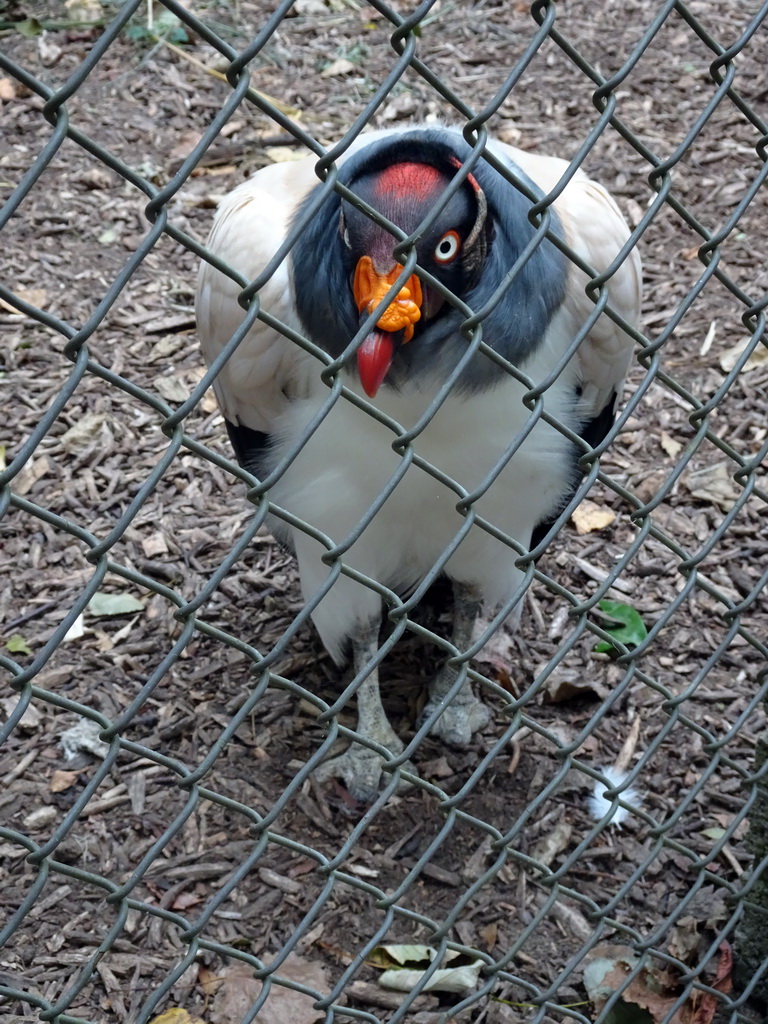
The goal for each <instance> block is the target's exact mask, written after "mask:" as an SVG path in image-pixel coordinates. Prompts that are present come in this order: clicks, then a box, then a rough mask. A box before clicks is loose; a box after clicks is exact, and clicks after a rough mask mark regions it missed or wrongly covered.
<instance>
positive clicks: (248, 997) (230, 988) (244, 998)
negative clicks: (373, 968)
mask: <svg viewBox="0 0 768 1024" xmlns="http://www.w3.org/2000/svg"><path fill="white" fill-rule="evenodd" d="M277 974H278V975H279V976H280V977H283V978H290V980H291V981H296V982H299V983H300V984H301V985H304V986H306V987H307V988H310V989H314V990H316V991H317V992H324V991H325V990H326V989H327V982H326V978H325V968H324V967H323V966H322V964H319V963H317V962H315V961H310V960H304V959H303V958H302V957H300V956H297V955H296V954H295V953H292V954H291V955H290V956H289V957H288V958H287V959H286V960H285V961H284V962H283V963H282V964H281V966H280V970H279V971H278V972H277ZM218 977H219V978H220V979H221V986H220V987H219V989H218V991H217V992H216V995H215V996H214V999H213V1003H212V1004H211V1012H210V1024H232V1021H236V1020H242V1019H243V1018H244V1016H245V1014H246V1013H247V1012H248V1010H249V1009H250V1007H251V1006H252V1005H253V1003H254V1002H255V1001H256V999H257V998H258V996H259V993H260V992H261V985H262V983H261V982H260V981H257V980H256V978H254V976H253V968H252V967H249V966H248V964H244V963H233V964H231V965H230V966H229V967H225V968H224V970H222V971H220V972H219V975H218ZM314 1002H315V1000H314V998H313V997H312V996H308V995H304V993H303V992H297V991H296V990H295V989H292V988H286V987H285V986H284V985H279V984H278V983H277V982H276V981H273V982H272V984H271V986H270V990H269V996H268V997H267V1001H266V1002H265V1003H264V1005H263V1006H262V1008H261V1009H260V1010H259V1014H258V1022H259V1024H286V1022H287V1021H290V1022H291V1024H315V1021H321V1020H324V1018H325V1013H324V1012H323V1011H322V1010H315V1009H313V1008H312V1004H313V1003H314Z"/></svg>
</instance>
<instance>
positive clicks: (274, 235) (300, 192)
mask: <svg viewBox="0 0 768 1024" xmlns="http://www.w3.org/2000/svg"><path fill="white" fill-rule="evenodd" d="M316 162H317V161H316V158H315V157H308V158H306V159H304V160H297V161H291V162H286V163H279V164H272V165H271V166H269V167H265V168H263V169H262V170H260V171H258V172H257V173H256V174H255V175H254V176H253V177H252V178H250V179H249V180H248V181H246V182H244V183H243V184H242V185H240V186H238V188H236V189H235V190H234V191H233V192H231V193H230V194H229V195H227V196H226V197H225V198H224V199H223V200H222V202H221V204H220V206H219V208H218V210H217V213H216V219H215V221H214V225H213V228H212V230H211V233H210V236H209V238H208V242H207V243H206V247H207V249H208V250H209V251H210V252H212V253H213V254H214V255H215V256H217V257H218V258H219V259H221V260H223V261H224V262H226V263H227V264H228V265H229V266H230V267H232V269H233V270H236V271H237V272H238V273H240V274H241V275H242V276H243V277H245V278H247V279H248V280H249V281H251V280H253V279H254V278H255V277H257V276H258V274H260V273H261V272H262V270H264V268H265V267H266V265H267V263H268V262H269V261H270V259H271V258H272V257H273V256H274V254H275V253H276V252H277V250H278V249H279V247H280V245H281V243H282V242H283V241H284V239H285V236H286V233H287V231H288V226H289V223H290V220H291V217H292V216H293V214H294V212H295V211H296V209H297V207H298V206H299V204H300V203H301V202H302V200H303V199H304V197H305V196H306V195H307V193H308V192H309V191H310V189H311V188H313V187H314V186H315V185H316V184H317V182H318V179H317V178H316V176H315V174H314V170H313V168H314V165H315V163H316ZM240 290H241V289H240V287H239V285H237V284H236V283H235V282H234V281H233V280H232V279H231V278H230V277H227V276H226V275H225V274H221V273H219V271H218V270H215V269H214V268H213V267H212V266H211V265H210V264H209V263H206V262H203V263H202V264H201V266H200V273H199V276H198V284H197V302H196V307H197V330H198V335H199V338H200V344H201V347H202V350H203V355H204V356H205V359H206V361H207V362H208V363H210V362H211V361H212V360H213V359H215V357H216V356H217V355H218V354H219V352H220V351H221V349H222V348H223V347H224V346H225V345H226V344H227V342H228V341H229V339H230V338H231V337H232V335H233V334H234V332H235V331H236V330H237V328H238V326H239V325H240V323H241V322H242V320H243V318H244V316H245V311H244V310H243V308H242V307H241V306H240V305H239V304H238V301H237V296H238V295H239V293H240ZM259 296H260V298H261V303H262V306H263V308H264V309H265V310H267V311H268V312H269V313H271V314H272V315H273V316H275V317H277V318H278V319H280V320H281V321H282V322H283V323H285V324H287V325H288V326H289V327H292V328H294V329H297V330H299V329H300V325H299V323H298V320H297V317H296V312H295V306H296V303H295V299H294V295H293V288H292V284H291V277H290V271H289V263H288V259H285V260H284V261H283V262H282V263H281V264H280V266H279V267H278V268H277V270H276V271H275V273H274V274H273V275H272V277H271V278H270V280H269V281H268V282H267V284H266V285H265V286H264V287H263V288H262V289H261V290H260V292H259ZM311 362H313V359H312V356H309V355H307V354H306V353H304V352H303V350H302V349H301V348H299V346H298V345H295V344H294V343H293V342H292V341H290V340H289V339H288V338H286V337H284V336H283V335H282V334H280V333H279V332H277V331H275V330H273V329H272V328H270V327H267V326H266V324H264V323H262V322H261V321H260V320H257V321H255V323H254V325H253V327H252V328H251V330H250V331H249V332H248V334H247V336H246V337H245V338H244V339H243V340H242V342H241V343H240V345H239V346H238V348H237V350H236V351H235V352H234V354H233V355H232V357H231V358H230V359H229V361H228V362H227V363H226V365H225V366H224V367H223V369H222V370H221V372H220V373H219V375H218V377H217V379H216V381H215V383H214V391H215V393H216V397H217V399H218V402H219V406H220V408H221V411H222V413H223V415H224V417H225V419H227V420H228V421H229V423H230V424H233V425H235V426H237V425H240V426H245V427H249V428H250V429H251V430H257V431H263V432H264V433H266V434H269V433H271V432H272V430H273V429H274V426H275V423H276V421H277V420H278V419H279V417H280V416H281V415H282V414H283V413H284V412H285V410H286V408H287V406H288V404H289V403H290V400H291V399H292V398H293V397H296V396H298V395H300V394H302V393H303V391H304V390H305V389H306V387H307V386H308V380H309V376H310V369H311Z"/></svg>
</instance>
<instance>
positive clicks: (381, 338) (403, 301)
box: [352, 256, 422, 398]
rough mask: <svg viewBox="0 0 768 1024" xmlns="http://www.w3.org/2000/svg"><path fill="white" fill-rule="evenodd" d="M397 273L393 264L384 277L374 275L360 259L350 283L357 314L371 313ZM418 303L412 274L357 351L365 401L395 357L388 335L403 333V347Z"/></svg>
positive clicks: (418, 290) (418, 291)
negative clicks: (375, 328)
mask: <svg viewBox="0 0 768 1024" xmlns="http://www.w3.org/2000/svg"><path fill="white" fill-rule="evenodd" d="M401 271H402V267H400V266H398V265H397V264H396V265H395V266H394V267H393V268H392V269H391V270H390V271H389V272H388V273H387V274H378V273H377V272H376V270H375V269H374V266H373V260H372V259H371V257H370V256H361V257H360V259H359V260H358V262H357V267H356V268H355V278H354V281H353V283H352V291H353V294H354V296H355V302H356V303H357V308H358V310H359V311H360V313H363V314H368V313H371V312H373V310H374V309H375V308H376V307H377V306H378V305H379V303H380V302H381V300H382V299H383V298H384V296H385V295H386V294H387V292H388V291H389V289H390V288H391V287H392V285H393V284H394V282H395V278H396V277H397V275H398V274H399V273H401ZM421 302H422V294H421V282H420V281H419V279H418V277H416V275H415V274H412V275H411V276H410V277H409V278H408V280H407V281H406V283H405V284H404V285H403V287H402V288H401V289H400V291H399V292H398V293H397V295H396V296H395V298H394V300H393V301H392V302H391V303H390V305H389V306H387V308H386V309H385V310H384V312H383V313H382V315H381V316H380V317H379V319H378V320H377V322H376V327H377V328H378V330H375V331H372V332H371V333H370V334H369V335H368V337H367V338H366V339H365V341H364V342H363V343H362V345H361V346H360V348H359V349H358V351H357V366H358V371H359V373H360V381H361V383H362V385H363V389H364V390H365V393H366V394H367V395H368V397H369V398H373V397H374V396H375V394H376V392H377V391H378V390H379V388H380V387H381V385H382V382H383V381H384V378H385V377H386V375H387V371H388V370H389V367H390V366H391V364H392V360H393V358H394V354H395V345H394V340H393V338H392V335H393V334H394V333H395V332H396V331H400V330H404V331H405V334H404V335H403V344H405V342H407V341H410V340H411V338H412V337H413V325H414V324H415V323H416V322H417V321H418V320H420V319H421Z"/></svg>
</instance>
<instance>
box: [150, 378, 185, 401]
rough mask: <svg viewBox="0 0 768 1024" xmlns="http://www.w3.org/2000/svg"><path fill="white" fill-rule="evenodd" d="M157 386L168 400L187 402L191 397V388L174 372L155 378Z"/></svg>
mask: <svg viewBox="0 0 768 1024" xmlns="http://www.w3.org/2000/svg"><path fill="white" fill-rule="evenodd" d="M155 387H156V388H157V390H158V391H159V392H160V394H161V395H162V396H163V398H164V399H165V400H166V402H186V400H187V399H188V398H189V388H188V387H187V385H186V384H184V382H183V381H181V380H179V378H178V377H176V376H174V374H170V376H168V377H158V378H157V379H156V380H155Z"/></svg>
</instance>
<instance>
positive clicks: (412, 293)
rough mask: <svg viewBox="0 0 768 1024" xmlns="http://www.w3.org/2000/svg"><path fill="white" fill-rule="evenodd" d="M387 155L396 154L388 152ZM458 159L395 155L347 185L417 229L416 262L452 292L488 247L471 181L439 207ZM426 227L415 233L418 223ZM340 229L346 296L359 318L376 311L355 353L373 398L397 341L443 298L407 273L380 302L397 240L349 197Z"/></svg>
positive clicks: (471, 274) (458, 291)
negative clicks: (438, 162)
mask: <svg viewBox="0 0 768 1024" xmlns="http://www.w3.org/2000/svg"><path fill="white" fill-rule="evenodd" d="M390 156H391V157H392V156H394V154H391V155H390ZM460 167H461V163H460V162H459V161H458V160H457V159H455V160H450V162H446V164H445V166H444V167H439V166H435V163H433V162H426V160H415V159H405V160H403V159H397V158H396V157H395V159H394V160H392V161H391V162H388V163H386V164H385V165H384V166H382V167H376V166H374V167H372V168H371V169H369V170H366V171H365V172H364V173H362V174H360V175H359V177H357V179H356V180H355V181H354V182H353V183H352V187H353V190H354V192H355V195H356V196H357V197H358V198H359V199H361V200H362V201H363V202H365V203H366V204H367V205H368V206H370V207H372V208H373V209H374V210H376V211H377V212H378V213H380V214H382V215H383V216H384V217H386V219H387V220H389V221H391V222H392V223H393V224H394V225H395V226H396V227H398V228H400V230H401V231H403V232H404V233H405V234H406V235H414V234H415V235H416V246H415V248H416V254H417V263H418V266H419V267H421V268H422V269H423V270H426V271H427V272H428V273H429V274H431V275H432V276H433V277H435V278H436V279H437V280H438V281H440V283H441V284H443V285H445V286H446V287H447V288H449V289H450V290H451V291H452V292H453V293H454V294H455V295H458V296H464V295H466V293H467V292H468V291H469V290H470V289H471V288H472V287H473V286H474V284H475V283H476V280H477V276H478V272H479V270H480V268H481V267H482V264H483V260H484V257H485V251H486V247H487V235H486V228H487V222H486V203H485V197H484V195H483V192H482V190H481V188H480V186H479V185H478V184H477V181H476V180H475V179H474V178H473V177H472V176H471V175H469V176H468V177H467V180H466V181H465V182H464V183H463V184H462V185H461V186H460V187H459V188H458V189H457V190H456V191H455V192H453V194H452V195H451V196H450V198H449V199H448V200H447V202H446V203H445V204H444V205H443V207H442V209H439V205H440V203H441V200H442V199H443V196H444V195H445V193H446V190H447V189H448V187H449V186H450V184H451V181H452V179H453V177H454V176H455V174H456V172H457V170H458V169H459V168H460ZM425 220H426V221H427V224H428V226H427V227H426V228H425V229H424V230H423V232H421V233H419V227H420V225H421V224H422V223H423V222H424V221H425ZM339 233H340V235H341V239H342V244H343V246H344V248H345V249H346V252H347V257H348V259H350V260H351V265H352V266H353V267H354V271H353V274H352V279H351V286H352V294H353V297H354V301H355V306H356V307H357V310H358V313H359V315H360V319H361V320H364V319H366V318H367V317H368V316H369V315H370V314H371V313H373V312H374V311H375V310H376V308H377V307H380V314H381V315H380V316H379V319H378V320H377V321H376V326H375V328H374V329H373V330H372V331H371V332H370V333H369V334H368V336H367V337H366V338H365V340H364V341H363V343H362V344H361V345H360V347H359V349H358V352H357V365H358V371H359V374H360V380H361V382H362V385H363V388H364V390H365V392H366V394H368V395H369V396H370V397H373V396H374V395H375V394H376V392H377V391H378V389H379V388H380V386H381V384H382V382H383V381H384V378H385V377H386V375H387V372H388V371H389V368H390V366H391V364H392V360H393V359H394V356H395V353H396V351H397V350H398V348H399V347H400V346H401V345H406V344H407V343H408V342H410V341H411V340H412V339H413V337H414V335H418V334H420V333H422V332H423V331H424V330H425V329H426V328H428V327H429V325H430V323H431V322H432V320H433V319H434V318H435V317H436V316H437V315H438V314H439V313H440V311H441V309H442V308H443V305H444V302H445V299H444V297H443V295H442V294H441V293H440V292H439V291H438V290H437V289H436V288H433V287H431V286H430V285H428V284H426V283H423V282H422V281H421V280H420V279H419V277H417V275H416V274H412V275H411V276H410V277H409V278H408V280H407V281H406V282H405V283H404V284H403V285H402V286H401V288H400V290H399V292H398V293H397V294H396V296H395V298H394V299H393V300H392V301H391V302H390V303H389V304H388V305H387V306H386V307H384V308H381V303H382V300H383V299H384V297H385V295H386V294H387V292H389V291H390V289H391V288H392V286H393V285H394V284H395V282H396V280H397V278H398V276H399V275H400V274H401V273H402V270H403V267H402V265H401V264H400V263H398V262H397V260H396V259H395V258H394V256H393V249H394V247H395V245H396V244H397V238H396V237H395V236H394V235H392V234H390V232H389V231H388V230H387V229H386V228H385V227H382V226H381V225H380V224H378V223H377V222H376V221H374V220H372V219H371V218H370V217H368V216H367V215H366V214H365V213H363V212H362V211H361V210H360V209H358V208H357V207H356V206H354V205H352V204H351V203H349V202H347V201H343V202H342V203H341V209H340V211H339Z"/></svg>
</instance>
